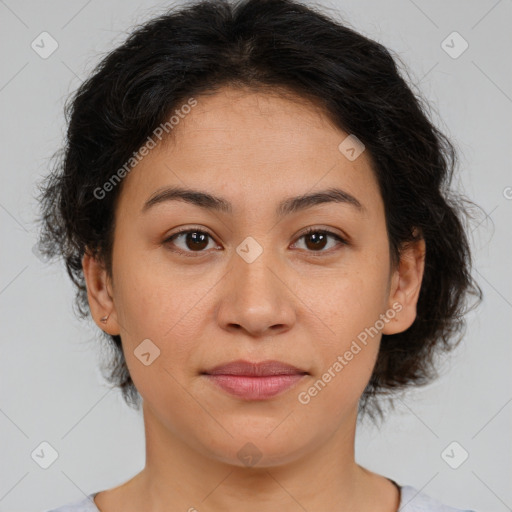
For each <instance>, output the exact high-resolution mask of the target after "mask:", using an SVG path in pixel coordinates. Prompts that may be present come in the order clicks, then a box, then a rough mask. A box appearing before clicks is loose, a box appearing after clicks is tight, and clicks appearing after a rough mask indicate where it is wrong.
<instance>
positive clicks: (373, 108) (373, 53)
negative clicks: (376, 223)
mask: <svg viewBox="0 0 512 512" xmlns="http://www.w3.org/2000/svg"><path fill="white" fill-rule="evenodd" d="M394 59H396V60H397V61H399V59H398V58H397V57H396V56H395V57H394V58H393V57H392V55H391V53H390V51H389V50H388V49H386V48H385V47H384V46H383V45H381V44H379V43H377V42H375V41H373V40H371V39H368V38H366V37H364V36H362V35H361V34H359V33H357V32H356V31H355V30H354V29H351V28H349V27H347V26H346V24H341V23H340V22H339V21H336V20H334V19H332V18H330V17H329V16H327V15H326V14H324V13H322V12H321V10H320V9H317V8H313V7H311V6H306V5H305V4H302V3H299V2H297V1H294V0H244V1H241V2H236V3H233V2H229V1H228V0H211V1H210V0H206V1H199V2H194V3H190V4H188V5H184V6H181V8H180V9H179V10H176V9H171V10H169V11H168V12H166V13H165V14H163V15H160V16H158V17H156V18H153V19H151V20H150V21H149V22H146V23H145V24H143V25H141V26H138V27H137V28H136V30H134V31H133V33H131V34H130V35H129V37H128V38H127V40H126V41H125V42H124V44H122V45H121V46H119V47H118V48H116V49H114V50H113V51H112V52H110V53H109V54H108V55H106V56H105V57H104V58H103V60H102V61H101V62H100V63H99V65H98V66H97V67H96V69H95V70H94V72H93V73H92V74H91V76H90V77H89V78H88V79H87V80H86V81H85V82H83V83H82V84H81V86H80V87H79V88H78V90H77V91H76V93H75V94H74V95H73V97H72V98H69V99H68V102H67V103H66V107H65V114H66V123H67V140H66V145H65V147H63V148H61V149H60V150H59V151H58V152H57V153H55V155H54V165H53V168H52V172H51V173H50V175H49V176H48V177H47V178H46V180H45V181H44V182H43V183H42V184H41V192H40V198H39V199H40V202H41V209H42V214H41V217H40V222H41V224H42V228H41V234H40V241H39V244H40V245H39V247H40V251H41V252H42V253H43V254H44V255H46V256H47V257H49V258H52V257H56V256H60V257H63V259H64V261H65V264H66V268H67V271H68V273H69V275H70V276H71V278H72V280H73V282H74V284H75V285H76V287H77V297H76V298H77V301H76V304H77V306H78V312H79V314H81V315H82V316H83V317H86V316H87V315H88V314H89V308H88V302H87V293H86V287H85V283H84V276H83V272H82V264H81V259H82V256H83V255H84V251H85V250H86V248H87V250H89V251H91V252H92V253H93V254H94V255H96V256H98V257H100V258H101V260H102V261H103V262H104V263H105V265H106V268H107V270H108V271H109V272H110V273H111V271H112V267H111V249H112V243H113V236H114V210H115V206H116V201H117V198H118V197H119V194H120V192H121V190H122V183H121V184H120V185H119V186H117V187H114V188H113V190H112V191H111V192H110V193H109V194H107V195H106V197H104V198H103V199H101V200H100V199H98V198H97V197H96V196H97V194H95V193H94V191H95V190H96V191H97V190H98V187H102V186H103V184H105V183H106V182H107V181H108V180H109V179H110V178H111V177H112V176H113V174H114V173H115V171H116V170H118V169H119V168H120V167H121V166H122V165H123V164H124V163H125V162H126V161H128V160H129V159H130V157H131V156H132V154H133V153H134V151H136V150H137V149H138V148H139V147H140V146H141V145H142V144H143V143H144V141H145V140H146V139H147V138H148V136H149V135H151V133H153V131H154V130H155V128H156V127H157V126H159V125H161V124H162V123H165V121H166V120H167V119H168V118H169V116H170V115H172V114H173V113H174V111H175V110H176V107H178V106H180V105H181V104H183V102H184V98H190V97H192V96H193V97H198V96H200V95H201V94H203V95H204V94H211V93H214V92H215V91H217V90H219V89H220V88H221V87H222V86H226V85H230V86H235V87H246V88H251V89H254V90H267V91H271V92H276V91H280V92H281V93H283V94H286V93H287V92H288V93H292V95H295V97H296V95H299V97H300V98H303V99H304V101H310V102H313V103H314V104H316V105H317V106H320V107H321V108H322V109H323V111H324V112H325V113H326V115H327V116H329V118H330V119H331V120H332V121H333V122H334V124H335V126H338V127H339V128H340V129H342V130H344V131H345V132H347V133H349V134H354V135H355V136H356V137H358V138H359V139H360V140H361V141H362V142H363V143H364V145H365V147H366V154H368V155H369V157H370V159H371V162H372V167H373V172H375V175H376V177H377V180H378V184H379V187H380V192H381V195H382V198H383V201H384V206H385V215H386V227H387V233H388V238H389V248H390V256H391V261H392V263H393V265H395V266H396V265H397V263H398V262H399V257H400V250H401V248H402V247H403V246H404V244H407V243H408V242H412V241H414V240H417V238H418V237H423V239H424V240H425V244H426V258H425V270H424V276H423V281H422V287H421V290H420V295H419V299H418V304H417V317H416V319H415V321H414V323H413V324H412V325H411V326H410V327H409V328H408V329H407V330H406V331H404V332H401V333H398V334H393V335H383V336H382V341H381V347H380V352H379V355H378V359H377V363H376V366H375V369H374V372H373V375H372V377H371V379H370V381H369V383H368V386H367V387H366V389H365V391H364V393H363V396H362V397H361V400H360V412H361V411H362V412H369V413H370V416H372V417H374V416H375V413H378V415H380V416H382V408H381V405H380V403H379V402H380V400H379V399H378V398H379V397H386V398H388V399H390V400H391V398H392V396H393V395H394V392H396V391H398V390H401V389H405V388H407V387H409V386H411V385H423V384H426V383H428V382H430V381H431V380H432V379H433V378H434V377H436V376H437V375H438V371H437V366H438V365H437V364H436V357H435V356H436V355H438V354H440V353H445V352H448V351H449V350H451V349H453V348H454V347H455V346H456V345H457V344H458V343H459V341H460V340H461V339H462V336H463V331H464V330H465V329H464V327H465V321H464V319H463V315H464V314H465V313H466V312H467V311H468V310H469V309H472V308H473V307H471V308H469V309H468V308H467V300H466V299H467V296H468V295H470V294H471V295H474V296H476V297H477V299H478V300H477V301H476V304H475V305H477V304H478V303H479V302H480V301H481V300H482V291H481V289H480V287H479V286H478V284H477V283H476V282H475V281H474V279H473V277H472V275H471V253H470V248H469V243H468V238H467V232H466V229H467V224H466V221H467V220H468V219H471V218H472V217H471V215H470V214H469V211H470V208H469V206H476V205H474V203H472V202H470V201H469V200H467V199H466V198H465V197H463V196H462V195H461V194H455V193H454V192H453V191H451V190H450V184H451V181H452V175H453V171H454V168H455V167H456V164H457V153H456V151H455V148H454V145H453V143H452V142H450V140H449V139H448V138H447V137H446V136H445V135H444V134H443V133H441V132H440V131H439V130H438V129H437V128H436V127H435V126H434V125H433V123H432V122H431V121H430V120H429V116H428V113H429V111H430V109H431V106H430V105H428V103H427V102H426V101H425V100H424V99H422V97H421V94H420V93H419V92H416V94H414V93H413V92H412V90H411V89H410V87H409V86H408V85H407V83H406V81H405V80H404V78H403V77H402V76H401V75H400V73H399V71H398V67H397V65H396V62H395V60H394ZM399 62H401V61H399ZM70 101H71V102H70ZM105 336H106V339H107V340H109V342H110V343H109V344H107V347H108V348H110V349H112V350H111V355H110V356H109V358H108V361H109V362H108V364H107V365H106V366H105V367H104V375H105V377H106V378H107V379H108V381H109V382H110V383H111V384H113V385H115V386H117V387H119V388H120V389H121V390H122V393H123V397H124V399H125V401H126V402H127V403H128V404H129V405H132V406H135V407H138V406H139V405H140V395H139V394H138V392H137V390H136V388H135V386H134V384H133V381H132V379H131V377H130V374H129V371H128V368H127V366H126V362H125V359H124V355H123V351H122V347H121V338H120V336H110V335H107V334H105ZM370 404H371V407H369V405H370Z"/></svg>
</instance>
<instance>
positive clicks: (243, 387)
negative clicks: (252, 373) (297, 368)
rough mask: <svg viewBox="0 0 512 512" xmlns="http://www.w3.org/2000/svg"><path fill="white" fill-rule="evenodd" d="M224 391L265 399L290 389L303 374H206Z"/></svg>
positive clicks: (253, 398)
mask: <svg viewBox="0 0 512 512" xmlns="http://www.w3.org/2000/svg"><path fill="white" fill-rule="evenodd" d="M206 377H208V378H209V379H210V380H211V381H212V382H214V383H215V384H216V385H217V386H219V387H221V388H222V389H223V390H224V391H226V392H228V393H230V394H231V395H235V396H237V397H239V398H243V399H244V400H266V399H267V398H271V397H273V396H276V395H278V394H279V393H282V392H283V391H285V390H287V389H290V388H291V387H292V386H294V385H295V384H296V383H297V382H299V381H300V380H301V379H302V378H303V377H305V375H304V374H292V375H269V376H268V377H249V376H247V375H206Z"/></svg>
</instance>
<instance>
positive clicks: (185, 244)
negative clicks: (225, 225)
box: [165, 229, 212, 252]
mask: <svg viewBox="0 0 512 512" xmlns="http://www.w3.org/2000/svg"><path fill="white" fill-rule="evenodd" d="M211 238H212V237H211V236H210V235H209V234H208V233H206V232H205V231H200V230H197V229H189V230H186V231H181V232H179V233H176V234H174V235H172V236H171V237H169V238H167V240H165V243H166V244H170V245H174V246H176V247H177V248H178V249H179V251H178V252H205V251H204V249H206V248H207V247H208V243H209V241H210V239H211Z"/></svg>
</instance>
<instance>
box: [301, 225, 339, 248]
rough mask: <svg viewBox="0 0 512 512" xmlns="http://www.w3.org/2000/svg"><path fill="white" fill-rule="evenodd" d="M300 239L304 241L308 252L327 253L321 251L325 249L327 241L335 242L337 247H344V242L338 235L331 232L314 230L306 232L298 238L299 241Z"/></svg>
mask: <svg viewBox="0 0 512 512" xmlns="http://www.w3.org/2000/svg"><path fill="white" fill-rule="evenodd" d="M301 239H304V241H305V243H304V245H305V246H306V249H307V250H308V251H310V252H328V250H323V249H325V247H326V246H327V245H328V243H329V239H335V240H337V241H338V245H339V244H343V245H346V241H345V240H344V239H343V238H341V237H340V236H339V235H337V234H335V233H332V232H331V231H326V230H322V229H316V228H313V229H310V230H308V231H307V232H306V233H304V234H303V235H302V236H301V237H300V238H299V240H301ZM334 245H336V244H334Z"/></svg>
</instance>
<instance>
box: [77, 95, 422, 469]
mask: <svg viewBox="0 0 512 512" xmlns="http://www.w3.org/2000/svg"><path fill="white" fill-rule="evenodd" d="M173 134H174V138H173V140H172V141H171V140H170V141H168V143H167V144H165V145H160V146H157V147H156V148H154V149H152V150H151V151H150V152H149V154H148V155H147V156H145V157H144V158H143V159H142V160H141V161H140V163H138V164H137V165H136V167H135V168H134V169H133V170H132V171H131V172H130V173H129V175H128V176H127V177H126V178H125V179H124V182H123V188H122V192H121V195H120V198H119V202H118V205H117V209H116V228H115V238H114V247H113V255H112V269H113V270H112V276H111V279H109V278H106V280H105V283H106V284H105V287H104V288H102V287H101V284H98V285H97V287H96V284H95V283H101V279H102V278H101V275H103V274H101V273H100V271H99V270H98V269H100V267H99V266H98V267H95V266H94V262H93V261H90V260H87V261H86V260H84V269H85V274H86V278H87V281H88V289H89V301H90V304H91V309H92V310H93V313H95V312H97V315H96V314H95V315H94V316H98V317H100V316H103V315H104V314H105V312H107V313H109V314H110V316H109V320H108V326H107V327H105V325H104V324H99V325H101V326H102V328H103V329H104V330H108V332H110V333H111V334H120V335H121V338H122V343H123V350H124V354H125V357H126V361H127V365H128V367H129V370H130V373H131V376H132V379H133V381H134V383H135V385H136V387H137V389H138V390H139V392H140V394H141V395H142V397H143V399H144V407H145V409H144V412H145V417H146V421H148V422H150V423H151V424H152V425H153V426H154V429H155V431H160V432H164V433H165V435H166V436H168V437H169V438H172V439H175V440H179V442H182V443H184V444H185V445H187V446H189V447H194V449H195V450H196V451H199V452H201V453H203V454H205V455H206V456H208V457H209V458H213V459H217V460H219V461H226V462H229V463H231V464H235V465H238V466H242V465H243V464H244V463H243V461H242V458H241V457H240V450H242V454H243V450H256V451H257V452H258V453H260V454H261V456H262V459H261V460H260V462H259V465H276V464H281V463H284V462H287V461H292V460H295V459H298V458H299V457H301V456H304V455H305V454H307V453H308V452H313V451H314V450H316V449H318V447H320V446H321V445H324V444H325V443H326V441H327V440H329V439H333V438H336V436H338V437H339V436H346V435H347V432H349V431H350V428H349V425H352V426H353V424H354V423H355V418H356V414H357V405H358V401H359V399H360V396H361V394H362V392H363V390H364V388H365V386H366V385H367V383H368V381H369V379H370V376H371V373H372V370H373V367H374V364H375V361H376V358H377V354H378V349H379V342H380V337H381V334H382V332H384V333H387V334H391V333H392V332H398V331H400V330H404V329H405V328H407V327H408V326H409V325H410V323H411V322H412V320H413V318H414V311H413V310H414V305H415V300H414V299H415V298H416V297H417V294H416V292H417V289H416V288H418V286H417V285H418V279H416V280H415V279H414V278H407V275H409V274H407V272H406V270H407V269H405V270H404V273H403V276H404V278H403V280H402V281H400V274H399V272H398V270H396V271H395V270H393V269H391V268H390V256H389V249H388V238H387V233H386V226H385V217H384V205H383V201H382V198H381V196H380V193H379V189H378V185H377V182H376V179H375V177H374V174H373V171H372V169H371V163H370V159H369V156H368V155H367V154H366V153H365V152H364V151H363V152H362V153H361V154H360V155H359V156H358V157H357V158H356V159H353V158H351V159H349V158H347V156H346V155H347V153H344V152H342V151H341V150H340V149H339V148H338V146H339V145H340V143H341V142H342V141H344V139H346V137H347V136H348V134H347V133H344V132H342V131H340V130H339V129H338V128H336V127H334V126H333V125H332V124H330V123H329V121H328V120H327V118H326V117H325V116H324V115H323V114H322V113H321V111H319V110H318V109H316V108H315V107H314V106H312V105H309V104H306V102H305V101H302V102H300V101H292V100H290V99H285V98H283V97H279V96H270V95H268V94H264V93H255V92H251V91H247V90H235V89H229V88H225V89H223V90H222V91H220V92H218V93H216V94H215V95H212V96H205V97H198V98H197V105H196V106H194V107H193V108H192V109H191V111H190V113H188V114H187V115H186V116H184V118H183V119H180V121H179V124H178V125H177V126H175V127H174V129H173ZM356 149H357V148H356ZM176 187H180V188H181V189H191V190H194V191H196V192H200V193H202V194H208V195H209V196H214V197H215V198H219V199H221V201H219V202H216V201H211V200H209V199H208V198H205V197H204V196H193V195H192V194H189V195H188V196H185V197H184V198H183V197H182V196H180V195H179V194H174V196H172V197H171V194H170V193H169V190H170V189H171V188H176ZM335 189H336V190H338V192H337V193H335V192H333V191H334V190H335ZM327 191H331V194H330V195H329V194H327ZM309 195H316V196H313V198H311V199H310V200H309V201H300V200H297V201H295V202H294V201H293V198H299V199H300V198H301V197H302V198H303V197H304V196H309ZM315 197H316V199H315ZM194 198H195V199H194ZM198 198H199V199H198ZM358 205H359V206H358ZM310 228H311V229H312V232H311V233H309V234H308V233H306V231H307V230H308V229H310ZM411 261H412V260H411ZM415 268H417V267H415ZM95 269H96V270H98V273H97V274H94V272H95ZM413 274H414V273H413ZM93 275H96V276H99V277H98V279H96V278H93V277H92V276H93ZM411 275H412V274H411ZM414 275H416V277H417V278H418V273H416V274H414ZM419 280H420V281H421V275H419ZM411 291H412V293H409V296H410V299H406V296H407V294H408V292H411ZM393 304H394V306H393ZM397 304H398V305H397ZM365 329H366V330H365ZM364 333H366V336H365V334H364ZM370 333H371V334H370ZM144 340H146V341H144ZM148 340H149V341H148ZM141 343H142V345H141ZM236 360H244V361H250V362H261V361H268V360H273V361H280V362H283V363H286V364H288V365H292V366H293V367H296V368H297V369H299V370H300V371H301V373H300V374H299V375H295V376H292V377H290V376H288V377H284V378H281V380H279V379H278V378H276V377H273V378H272V377H270V378H269V377H267V378H266V381H267V384H266V386H267V387H265V386H263V385H262V386H261V387H258V386H257V385H255V384H253V385H252V387H251V384H247V383H248V382H252V383H254V382H255V381H254V380H247V379H251V378H248V377H246V378H245V381H243V382H242V379H241V378H232V377H231V378H229V377H228V378H227V379H226V382H228V381H229V382H231V384H229V382H228V384H227V385H234V386H235V387H237V389H239V390H240V389H241V388H243V389H242V391H240V393H241V394H233V393H232V392H229V391H226V389H224V388H223V387H221V386H220V385H219V382H221V381H222V378H212V377H211V375H210V376H208V375H205V374H204V373H205V372H208V370H211V369H212V368H214V367H216V366H218V365H221V364H225V363H229V362H232V361H236ZM253 379H254V378H253ZM235 381H236V383H235V384H233V382H235ZM261 382H263V381H261ZM244 383H245V384H246V385H247V386H249V388H250V389H252V390H253V392H254V393H253V394H252V395H251V394H250V393H249V392H248V391H247V388H244ZM283 383H284V384H283ZM279 384H282V385H283V388H274V387H273V386H278V385H279ZM285 384H286V386H288V387H286V386H285ZM268 386H270V388H272V389H273V390H274V394H272V393H271V392H269V390H268ZM276 389H279V390H280V391H279V392H278V393H275V390H276ZM244 390H245V391H244ZM244 393H245V394H244ZM248 393H249V394H248ZM265 393H266V394H265ZM333 436H334V437H333ZM249 442H250V443H252V444H253V445H255V446H256V449H255V448H248V445H247V443H249Z"/></svg>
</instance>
